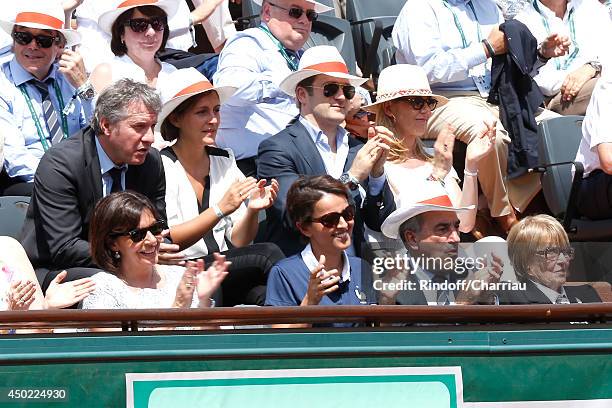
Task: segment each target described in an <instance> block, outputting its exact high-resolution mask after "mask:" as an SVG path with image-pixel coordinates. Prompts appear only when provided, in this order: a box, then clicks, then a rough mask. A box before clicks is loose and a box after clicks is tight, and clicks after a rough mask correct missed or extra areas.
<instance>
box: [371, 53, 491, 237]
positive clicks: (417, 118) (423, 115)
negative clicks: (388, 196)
mask: <svg viewBox="0 0 612 408" xmlns="http://www.w3.org/2000/svg"><path fill="white" fill-rule="evenodd" d="M377 95H378V97H377V101H376V103H373V104H371V105H368V106H366V107H365V109H367V110H370V111H372V112H374V113H376V125H379V126H385V127H386V128H388V129H389V130H390V131H391V132H393V134H394V136H395V143H394V145H392V146H391V150H390V152H389V156H388V158H387V162H386V163H385V174H386V175H387V181H388V182H389V186H390V187H391V190H392V191H393V194H394V195H395V197H396V201H397V198H398V197H399V196H400V193H401V192H402V190H413V189H418V188H419V186H420V185H422V183H423V182H425V181H426V180H432V179H433V180H439V181H440V182H441V183H442V184H443V185H444V186H445V187H446V189H447V191H448V193H449V196H450V199H451V201H452V202H453V205H455V206H459V207H465V206H470V205H476V204H477V201H478V181H477V179H476V176H477V174H478V162H479V160H480V159H481V158H483V157H484V156H486V155H487V154H488V153H489V152H490V151H491V149H492V148H493V146H494V144H495V124H494V123H493V124H486V123H485V124H484V126H483V130H482V134H481V136H480V137H479V138H476V139H474V140H473V141H472V142H471V143H470V144H469V145H468V148H467V153H466V158H465V172H464V175H465V178H464V181H463V190H462V189H461V188H460V187H459V184H458V180H459V177H458V176H457V173H456V172H455V170H454V169H453V168H452V161H453V160H452V159H453V145H454V141H455V136H454V135H453V133H452V132H453V129H452V127H450V126H449V128H448V129H447V131H446V132H443V133H441V134H440V135H439V136H438V140H437V142H436V148H435V150H436V152H435V153H436V154H435V156H433V157H432V156H431V155H429V154H428V153H427V152H426V151H425V149H424V147H423V143H422V142H421V137H422V136H423V135H424V134H425V132H426V131H427V121H428V120H429V118H430V117H431V114H432V112H433V110H434V109H435V108H436V106H438V105H444V104H445V103H446V102H448V99H447V98H445V97H443V96H439V95H435V94H433V93H432V92H431V88H430V87H429V83H428V81H427V76H426V74H425V71H424V70H423V68H421V67H418V66H414V65H408V64H398V65H392V66H390V67H387V68H385V69H383V70H382V72H381V73H380V77H379V80H378V92H377ZM476 207H477V206H476ZM476 207H475V208H474V210H473V211H468V212H466V213H464V214H461V215H459V220H460V221H461V227H460V230H461V232H470V231H471V230H472V228H473V227H474V222H475V218H476Z"/></svg>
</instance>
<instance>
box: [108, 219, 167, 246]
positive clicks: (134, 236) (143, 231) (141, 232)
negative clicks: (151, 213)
mask: <svg viewBox="0 0 612 408" xmlns="http://www.w3.org/2000/svg"><path fill="white" fill-rule="evenodd" d="M165 229H166V223H165V222H164V221H157V222H155V223H154V224H152V225H149V226H148V227H144V228H136V229H133V230H131V231H126V232H115V233H113V234H111V236H113V237H121V236H129V237H130V239H131V240H132V241H133V242H140V241H142V240H144V239H145V237H146V236H147V232H149V231H150V232H151V234H153V235H155V236H159V235H161V233H162V231H163V230H165Z"/></svg>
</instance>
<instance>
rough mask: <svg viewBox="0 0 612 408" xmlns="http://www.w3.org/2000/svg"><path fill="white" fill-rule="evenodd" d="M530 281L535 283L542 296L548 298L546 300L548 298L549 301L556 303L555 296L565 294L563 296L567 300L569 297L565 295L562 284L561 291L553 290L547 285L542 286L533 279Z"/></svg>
mask: <svg viewBox="0 0 612 408" xmlns="http://www.w3.org/2000/svg"><path fill="white" fill-rule="evenodd" d="M531 282H532V283H533V284H534V285H536V287H537V288H538V289H540V291H541V292H542V293H543V294H544V296H546V297H547V298H548V300H550V303H557V298H558V297H559V296H565V298H566V299H567V300H568V302H569V298H568V297H567V293H565V288H564V287H563V286H561V292H557V291H556V290H553V289H551V288H549V287H548V286H544V285H542V284H541V283H538V282H536V281H534V280H532V281H531Z"/></svg>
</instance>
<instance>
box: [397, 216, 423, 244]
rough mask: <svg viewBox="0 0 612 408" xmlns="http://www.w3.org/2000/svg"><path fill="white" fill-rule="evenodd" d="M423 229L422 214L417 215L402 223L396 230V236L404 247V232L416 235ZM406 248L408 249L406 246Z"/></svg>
mask: <svg viewBox="0 0 612 408" xmlns="http://www.w3.org/2000/svg"><path fill="white" fill-rule="evenodd" d="M422 227H423V214H417V215H415V216H414V217H412V218H408V219H407V220H406V221H404V222H402V223H401V224H400V226H399V229H398V234H399V236H400V238H401V239H402V242H403V243H404V246H406V231H412V232H415V233H418V232H420V231H421V228H422ZM406 248H408V247H407V246H406Z"/></svg>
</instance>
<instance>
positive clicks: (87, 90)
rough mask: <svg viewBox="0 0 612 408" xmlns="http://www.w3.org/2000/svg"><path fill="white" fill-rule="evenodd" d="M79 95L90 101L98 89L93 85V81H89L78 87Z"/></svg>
mask: <svg viewBox="0 0 612 408" xmlns="http://www.w3.org/2000/svg"><path fill="white" fill-rule="evenodd" d="M77 95H79V98H81V99H85V100H88V101H89V100H92V99H93V98H94V96H96V91H95V90H94V88H93V86H92V85H91V82H89V81H87V82H85V83H84V84H83V85H81V86H80V87H79V89H77Z"/></svg>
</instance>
